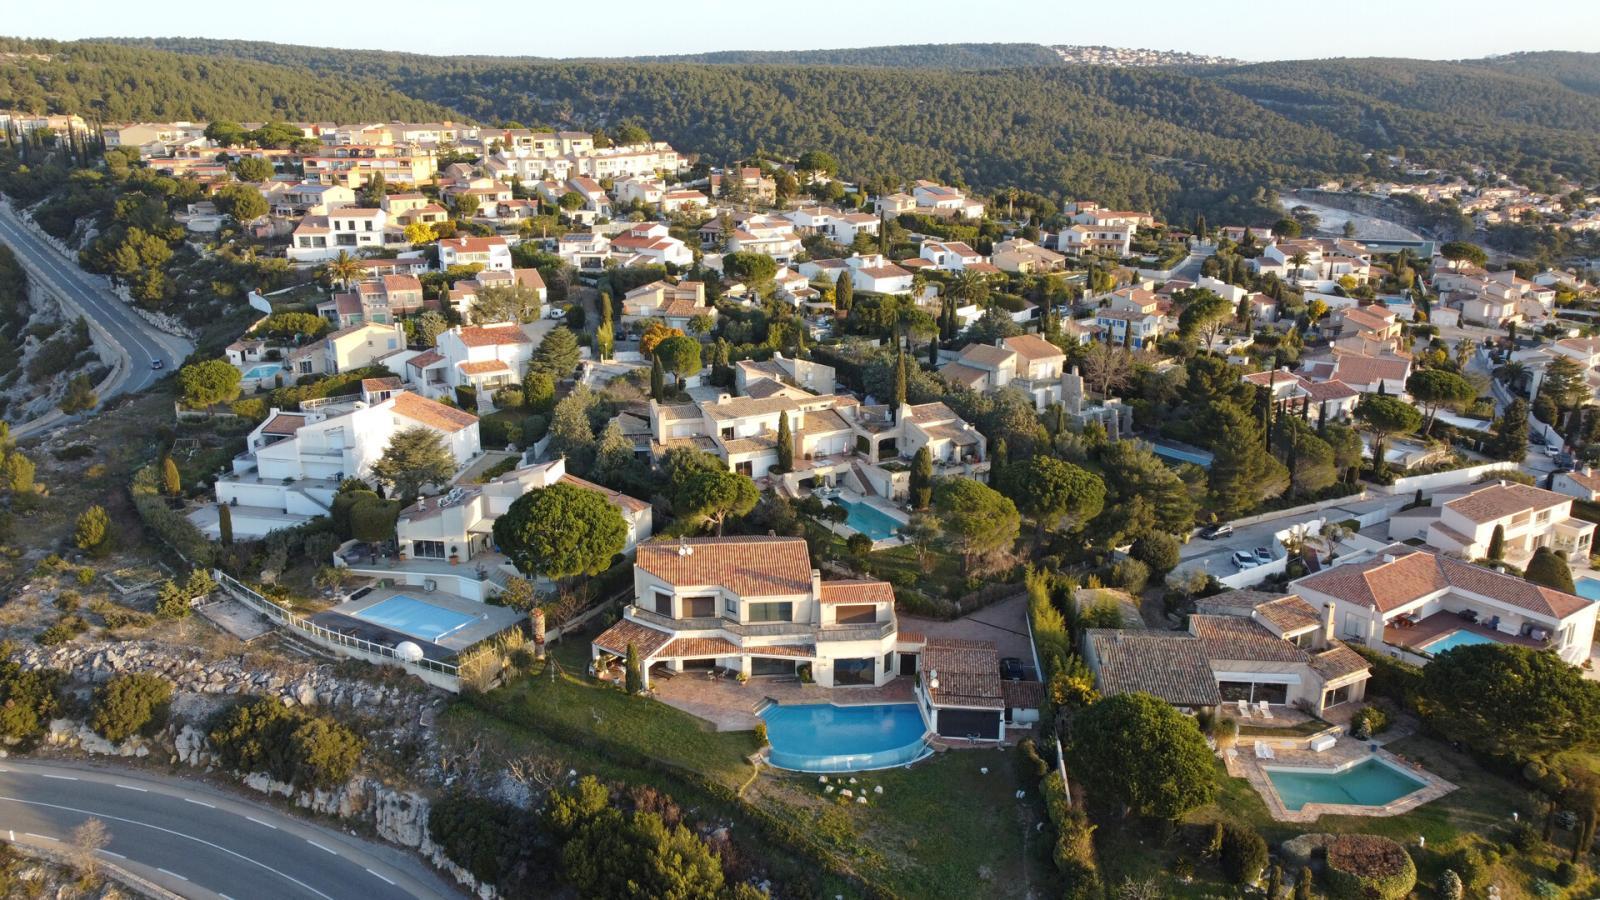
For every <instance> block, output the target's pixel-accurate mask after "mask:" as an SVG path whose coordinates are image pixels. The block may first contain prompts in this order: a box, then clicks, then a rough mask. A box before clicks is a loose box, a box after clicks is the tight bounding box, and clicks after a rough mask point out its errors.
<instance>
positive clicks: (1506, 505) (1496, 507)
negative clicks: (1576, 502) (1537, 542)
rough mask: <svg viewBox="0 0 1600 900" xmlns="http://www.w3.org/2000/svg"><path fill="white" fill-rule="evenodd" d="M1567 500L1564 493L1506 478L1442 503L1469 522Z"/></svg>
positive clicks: (1482, 520)
mask: <svg viewBox="0 0 1600 900" xmlns="http://www.w3.org/2000/svg"><path fill="white" fill-rule="evenodd" d="M1571 502H1572V498H1571V497H1568V496H1567V495H1565V494H1558V493H1556V492H1555V491H1547V490H1544V489H1543V488H1536V487H1533V486H1531V485H1526V484H1517V483H1516V482H1510V483H1506V484H1494V485H1489V486H1488V487H1484V488H1480V489H1478V490H1476V491H1473V492H1472V493H1470V494H1467V495H1466V496H1463V497H1457V498H1456V499H1454V500H1449V501H1446V502H1445V504H1444V506H1445V508H1446V509H1449V510H1451V511H1452V512H1457V513H1460V514H1461V515H1463V516H1465V517H1467V519H1469V520H1471V521H1473V522H1477V523H1479V524H1487V523H1489V522H1494V521H1498V520H1500V519H1504V518H1507V517H1510V516H1514V515H1516V514H1517V513H1521V512H1529V511H1534V512H1537V511H1540V510H1546V509H1551V508H1553V507H1556V506H1562V505H1565V504H1567V503H1571Z"/></svg>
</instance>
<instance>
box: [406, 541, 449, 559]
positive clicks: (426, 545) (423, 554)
mask: <svg viewBox="0 0 1600 900" xmlns="http://www.w3.org/2000/svg"><path fill="white" fill-rule="evenodd" d="M411 555H412V556H415V557H416V558H418V559H444V541H412V542H411Z"/></svg>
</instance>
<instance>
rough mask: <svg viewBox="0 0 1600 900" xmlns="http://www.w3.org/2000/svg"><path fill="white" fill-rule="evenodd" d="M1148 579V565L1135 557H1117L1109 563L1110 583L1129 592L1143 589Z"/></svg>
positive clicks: (1136, 592) (1135, 592)
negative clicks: (1113, 561)
mask: <svg viewBox="0 0 1600 900" xmlns="http://www.w3.org/2000/svg"><path fill="white" fill-rule="evenodd" d="M1149 580H1150V567H1149V566H1147V565H1145V564H1144V563H1142V562H1140V561H1139V560H1137V559H1134V558H1132V557H1128V558H1125V559H1119V560H1117V561H1116V562H1115V563H1113V564H1112V565H1111V583H1112V584H1114V585H1116V586H1117V587H1120V588H1122V589H1123V590H1125V591H1127V592H1128V593H1130V594H1138V593H1139V592H1140V591H1142V590H1144V586H1145V584H1146V583H1147V582H1148V581H1149Z"/></svg>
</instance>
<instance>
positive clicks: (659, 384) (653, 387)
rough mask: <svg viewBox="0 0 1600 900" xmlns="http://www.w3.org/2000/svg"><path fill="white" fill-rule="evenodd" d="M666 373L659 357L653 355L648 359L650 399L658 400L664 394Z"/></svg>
mask: <svg viewBox="0 0 1600 900" xmlns="http://www.w3.org/2000/svg"><path fill="white" fill-rule="evenodd" d="M666 389H667V373H666V372H665V370H663V369H662V368H661V357H659V356H653V357H651V359H650V399H651V400H660V399H661V398H662V397H664V396H666Z"/></svg>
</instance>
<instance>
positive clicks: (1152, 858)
mask: <svg viewBox="0 0 1600 900" xmlns="http://www.w3.org/2000/svg"><path fill="white" fill-rule="evenodd" d="M1388 749H1389V750H1391V751H1393V752H1394V753H1396V754H1399V755H1401V756H1404V757H1406V758H1407V759H1410V760H1413V761H1415V762H1417V763H1420V764H1421V765H1422V766H1423V767H1424V768H1426V769H1427V770H1428V771H1430V772H1432V773H1434V774H1436V775H1438V776H1440V777H1442V778H1444V779H1446V780H1448V781H1450V782H1451V783H1453V784H1455V785H1457V787H1458V790H1455V791H1452V792H1450V793H1449V794H1446V795H1445V796H1444V797H1441V798H1440V799H1438V800H1435V801H1433V802H1431V803H1426V804H1424V805H1422V806H1421V807H1418V808H1417V809H1416V810H1414V811H1412V812H1410V813H1407V814H1405V815H1402V816H1388V817H1379V816H1323V817H1322V818H1321V819H1318V820H1317V821H1316V822H1315V823H1311V824H1307V825H1300V824H1292V823H1284V822H1277V821H1275V820H1273V819H1272V817H1271V816H1270V815H1268V813H1267V807H1266V804H1265V803H1264V802H1263V801H1262V800H1261V797H1260V795H1258V794H1257V793H1256V792H1255V790H1254V789H1253V788H1251V787H1250V785H1249V784H1248V783H1246V782H1245V781H1244V780H1243V779H1239V778H1229V777H1228V776H1227V775H1226V774H1225V773H1224V772H1223V769H1222V765H1221V763H1220V762H1219V763H1218V764H1217V776H1218V778H1219V779H1220V782H1219V786H1220V792H1219V795H1218V797H1217V800H1216V801H1215V802H1213V803H1211V804H1209V805H1207V806H1204V807H1202V808H1200V809H1198V810H1195V811H1194V812H1192V813H1190V814H1189V815H1188V816H1186V817H1185V818H1184V820H1183V824H1182V826H1180V828H1178V829H1177V830H1176V831H1174V832H1172V833H1171V834H1162V833H1160V829H1157V828H1154V827H1152V826H1150V825H1149V824H1148V823H1138V822H1132V821H1128V822H1101V824H1100V828H1099V829H1098V830H1097V831H1096V833H1095V844H1096V847H1097V849H1098V850H1099V854H1100V865H1101V868H1102V870H1103V871H1104V873H1105V875H1106V880H1107V883H1108V884H1115V883H1120V882H1121V880H1122V879H1123V878H1124V877H1129V876H1131V877H1133V878H1135V879H1144V878H1156V879H1158V880H1162V881H1163V882H1164V883H1166V886H1167V889H1168V890H1169V891H1170V893H1171V895H1172V896H1175V897H1202V896H1207V895H1216V894H1218V893H1219V892H1226V891H1229V890H1231V887H1230V886H1228V885H1226V884H1224V883H1223V881H1222V879H1221V875H1220V873H1219V872H1218V871H1217V868H1216V866H1215V864H1214V863H1211V862H1209V861H1207V860H1205V859H1203V858H1202V857H1201V855H1200V854H1199V853H1198V851H1197V850H1196V849H1195V848H1196V846H1198V845H1199V843H1200V842H1201V841H1202V840H1203V837H1204V832H1205V831H1206V826H1207V825H1209V824H1210V823H1212V822H1215V821H1217V820H1219V819H1222V820H1232V821H1236V822H1241V823H1244V824H1248V825H1250V826H1252V827H1254V828H1256V829H1257V830H1258V831H1260V832H1261V835H1262V836H1263V837H1265V838H1266V839H1267V843H1268V845H1269V846H1270V847H1272V848H1274V850H1275V849H1276V848H1277V846H1278V845H1279V844H1280V843H1282V842H1283V841H1284V840H1287V839H1288V838H1291V837H1294V836H1296V835H1299V834H1306V833H1315V832H1336V833H1353V832H1359V833H1365V834H1378V835H1383V836H1384V837H1388V838H1392V839H1393V840H1396V841H1399V842H1400V843H1401V844H1403V845H1405V846H1406V848H1407V849H1408V850H1409V851H1410V852H1411V855H1412V857H1413V858H1414V859H1415V860H1416V862H1417V869H1418V872H1419V873H1420V877H1419V885H1421V886H1428V885H1431V884H1432V883H1433V880H1434V879H1436V878H1437V877H1438V876H1439V874H1440V873H1441V872H1442V871H1443V870H1444V869H1445V868H1447V867H1448V862H1447V857H1448V855H1449V854H1450V853H1451V852H1452V851H1454V850H1455V849H1457V848H1459V847H1461V846H1463V845H1465V844H1468V843H1473V842H1477V843H1479V844H1480V846H1483V847H1488V846H1489V844H1490V843H1493V844H1496V845H1504V844H1505V842H1506V841H1507V839H1508V837H1509V835H1510V832H1511V827H1512V821H1511V814H1512V813H1513V812H1517V813H1519V814H1520V815H1521V817H1522V820H1523V821H1530V819H1531V820H1532V821H1534V822H1536V823H1537V822H1540V821H1542V819H1541V815H1542V810H1541V808H1540V807H1539V805H1538V804H1537V803H1536V801H1535V798H1534V797H1533V795H1531V794H1530V793H1529V791H1528V790H1527V789H1526V788H1524V787H1522V786H1521V785H1518V784H1516V783H1514V782H1512V781H1509V780H1507V779H1505V778H1502V777H1500V776H1498V775H1495V774H1493V773H1491V772H1488V771H1486V770H1484V769H1483V768H1482V767H1481V766H1479V765H1478V764H1477V763H1476V762H1475V761H1473V760H1472V759H1471V758H1469V757H1467V756H1466V755H1464V754H1461V753H1457V752H1456V751H1454V750H1452V749H1451V748H1450V747H1449V746H1448V745H1447V744H1443V743H1440V742H1439V741H1435V740H1433V739H1431V738H1427V737H1421V736H1412V737H1408V738H1404V739H1401V740H1399V741H1396V742H1394V743H1393V744H1390V745H1389V746H1388ZM1419 837H1421V838H1426V839H1427V847H1426V849H1425V850H1424V849H1419V848H1418V846H1417V842H1418V838H1419ZM1556 845H1557V846H1545V847H1542V848H1538V849H1536V850H1534V851H1533V852H1530V853H1521V852H1515V851H1514V852H1512V853H1511V854H1508V855H1506V856H1504V858H1502V860H1501V861H1500V863H1499V864H1498V865H1497V866H1496V868H1495V873H1494V878H1493V880H1494V883H1496V884H1498V885H1499V886H1500V890H1501V896H1502V897H1503V898H1505V900H1514V898H1521V897H1533V896H1535V895H1534V894H1533V892H1532V889H1533V884H1534V881H1535V880H1536V879H1539V878H1545V879H1549V878H1551V877H1552V873H1553V870H1554V868H1555V865H1556V863H1557V862H1559V861H1560V860H1561V859H1564V858H1566V857H1565V855H1564V849H1565V848H1566V847H1567V846H1570V835H1567V834H1565V833H1560V832H1558V833H1557V835H1556ZM1508 848H1509V845H1506V846H1502V847H1501V848H1500V849H1501V851H1502V852H1504V851H1505V850H1506V849H1508ZM1180 858H1186V859H1187V860H1188V862H1189V864H1190V865H1192V866H1193V869H1194V872H1195V878H1194V881H1193V882H1192V883H1190V884H1178V883H1171V879H1170V872H1171V871H1172V869H1173V866H1174V864H1175V863H1176V862H1177V861H1178V860H1179V859H1180ZM1579 887H1580V888H1585V889H1586V890H1588V892H1585V893H1581V894H1580V893H1573V894H1571V895H1570V896H1573V897H1577V896H1591V895H1592V890H1589V889H1591V888H1592V880H1588V879H1586V880H1585V881H1584V882H1582V883H1580V885H1579ZM1422 896H1432V894H1431V891H1428V892H1426V893H1423V894H1422Z"/></svg>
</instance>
